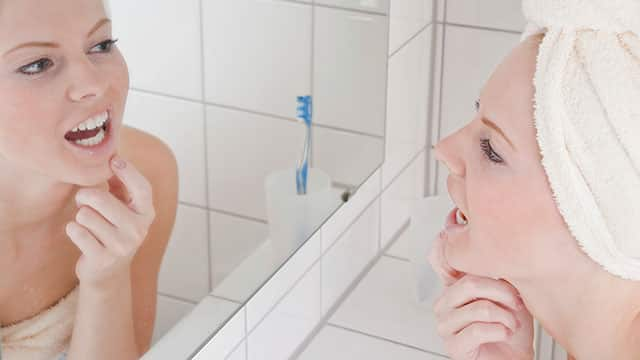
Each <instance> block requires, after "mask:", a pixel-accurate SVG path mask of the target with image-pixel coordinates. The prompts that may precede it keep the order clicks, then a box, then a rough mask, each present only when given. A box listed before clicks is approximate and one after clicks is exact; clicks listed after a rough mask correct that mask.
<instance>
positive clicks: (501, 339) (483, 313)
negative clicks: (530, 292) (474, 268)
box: [433, 274, 534, 360]
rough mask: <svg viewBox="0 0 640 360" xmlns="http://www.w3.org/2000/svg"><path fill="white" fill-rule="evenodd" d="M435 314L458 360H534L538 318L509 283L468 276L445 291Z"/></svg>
mask: <svg viewBox="0 0 640 360" xmlns="http://www.w3.org/2000/svg"><path fill="white" fill-rule="evenodd" d="M433 310H434V312H435V314H436V317H437V321H438V334H439V335H440V337H442V339H443V340H444V343H445V346H446V348H447V351H448V352H449V355H450V356H451V358H452V359H454V360H501V359H504V360H507V359H508V360H532V359H533V356H534V352H533V317H532V316H531V314H530V313H529V311H528V310H527V308H526V307H525V305H524V303H523V302H522V300H521V299H520V296H519V294H518V291H517V290H516V289H515V288H514V287H513V286H512V285H511V284H509V283H508V282H507V281H505V280H494V279H491V278H486V277H479V276H475V275H470V274H466V275H464V276H463V277H461V278H460V279H459V280H457V281H456V282H454V283H453V284H451V285H450V286H447V287H446V288H445V290H444V291H443V293H442V295H441V296H440V298H439V299H438V300H437V301H436V302H435V304H434V307H433Z"/></svg>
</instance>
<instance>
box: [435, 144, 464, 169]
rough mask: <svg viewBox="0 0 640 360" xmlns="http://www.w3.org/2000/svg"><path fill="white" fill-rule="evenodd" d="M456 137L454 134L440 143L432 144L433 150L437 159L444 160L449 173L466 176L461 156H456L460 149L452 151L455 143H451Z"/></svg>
mask: <svg viewBox="0 0 640 360" xmlns="http://www.w3.org/2000/svg"><path fill="white" fill-rule="evenodd" d="M454 140H455V139H454V138H453V137H452V136H448V137H446V138H444V139H442V140H440V141H439V142H438V143H436V144H434V145H431V149H432V150H433V154H434V158H435V159H436V161H440V162H442V164H443V165H444V166H446V167H447V169H448V170H449V173H452V174H456V175H458V176H464V165H463V163H462V160H461V159H460V156H456V155H455V154H457V153H460V150H459V149H458V151H451V150H452V149H450V148H452V147H453V149H455V148H456V147H455V146H454V145H455V144H453V143H451V142H452V141H454Z"/></svg>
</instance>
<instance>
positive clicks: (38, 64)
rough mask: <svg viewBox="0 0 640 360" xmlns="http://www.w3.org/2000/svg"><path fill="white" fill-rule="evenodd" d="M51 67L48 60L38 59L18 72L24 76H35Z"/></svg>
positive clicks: (51, 63)
mask: <svg viewBox="0 0 640 360" xmlns="http://www.w3.org/2000/svg"><path fill="white" fill-rule="evenodd" d="M52 65H53V61H51V60H49V59H40V60H38V61H35V62H32V63H31V64H28V65H25V66H23V67H21V68H20V72H21V73H23V74H25V75H37V74H39V73H41V72H43V71H45V70H46V69H48V68H49V67H51V66H52Z"/></svg>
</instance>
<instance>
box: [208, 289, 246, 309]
mask: <svg viewBox="0 0 640 360" xmlns="http://www.w3.org/2000/svg"><path fill="white" fill-rule="evenodd" d="M206 296H209V297H212V298H214V299H219V300H224V301H228V302H232V303H234V304H238V305H240V306H242V305H243V303H242V302H241V301H238V300H235V299H232V298H228V297H226V296H220V295H214V294H212V293H209V294H207V295H206ZM236 310H237V309H236Z"/></svg>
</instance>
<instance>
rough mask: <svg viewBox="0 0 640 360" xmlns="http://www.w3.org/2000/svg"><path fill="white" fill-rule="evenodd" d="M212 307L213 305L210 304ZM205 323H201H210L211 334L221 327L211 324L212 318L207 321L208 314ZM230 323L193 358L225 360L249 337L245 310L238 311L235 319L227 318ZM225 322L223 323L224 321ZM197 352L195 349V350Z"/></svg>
mask: <svg viewBox="0 0 640 360" xmlns="http://www.w3.org/2000/svg"><path fill="white" fill-rule="evenodd" d="M208 299H213V298H212V297H210V296H207V297H206V298H205V300H208ZM210 304H211V305H213V303H211V302H210ZM211 305H209V307H208V310H209V311H211ZM203 315H204V316H205V319H204V321H203V320H200V323H204V322H209V334H213V332H214V331H215V330H216V329H217V328H218V327H219V324H220V323H213V324H212V323H211V320H213V319H215V317H214V318H213V319H212V318H211V317H210V318H209V319H206V314H203ZM227 319H228V321H227V322H226V323H224V325H223V326H222V327H221V328H220V329H219V330H218V331H217V332H216V334H215V335H214V336H213V337H212V338H210V339H209V341H207V342H206V344H205V345H204V346H203V347H202V348H201V349H200V350H199V351H198V352H197V354H195V356H194V357H193V358H192V359H194V360H209V359H225V358H226V357H227V355H229V354H231V353H232V352H233V351H234V350H235V349H236V347H237V346H238V345H239V344H240V343H241V342H242V340H243V339H244V338H245V337H246V336H247V333H246V327H245V325H246V312H245V308H244V307H243V308H241V309H240V310H238V311H237V312H236V313H235V314H234V315H233V317H231V318H229V316H226V317H225V318H224V320H227ZM224 320H223V321H224ZM194 350H195V348H194Z"/></svg>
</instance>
